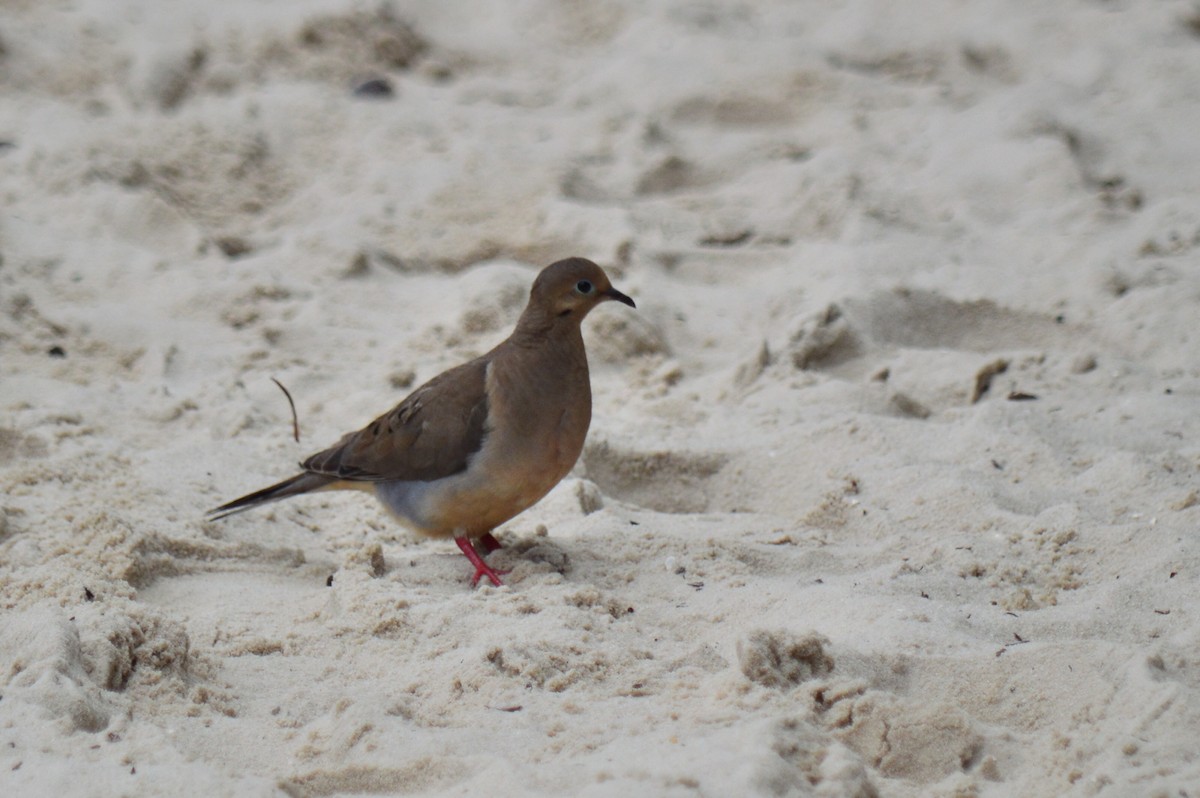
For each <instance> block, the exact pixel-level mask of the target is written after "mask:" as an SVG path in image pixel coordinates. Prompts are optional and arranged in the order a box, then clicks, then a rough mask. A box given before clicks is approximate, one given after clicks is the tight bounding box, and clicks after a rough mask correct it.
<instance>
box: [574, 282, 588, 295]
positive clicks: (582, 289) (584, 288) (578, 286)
mask: <svg viewBox="0 0 1200 798" xmlns="http://www.w3.org/2000/svg"><path fill="white" fill-rule="evenodd" d="M575 290H576V291H578V292H579V293H581V294H583V295H584V296H587V295H588V294H590V293H592V284H591V282H590V281H588V280H580V281H579V282H577V283H575Z"/></svg>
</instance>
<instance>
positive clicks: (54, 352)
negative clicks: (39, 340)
mask: <svg viewBox="0 0 1200 798" xmlns="http://www.w3.org/2000/svg"><path fill="white" fill-rule="evenodd" d="M46 354H47V355H49V356H50V357H66V356H67V350H65V349H63V348H62V347H61V346H59V345H58V344H55V345H54V346H52V347H50V348H49V349H47V350H46Z"/></svg>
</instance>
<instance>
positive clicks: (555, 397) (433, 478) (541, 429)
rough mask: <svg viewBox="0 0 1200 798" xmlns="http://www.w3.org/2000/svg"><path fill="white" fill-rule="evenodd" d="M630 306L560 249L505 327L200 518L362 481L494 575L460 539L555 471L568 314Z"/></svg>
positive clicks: (573, 399)
mask: <svg viewBox="0 0 1200 798" xmlns="http://www.w3.org/2000/svg"><path fill="white" fill-rule="evenodd" d="M610 299H615V300H617V301H619V302H623V303H625V304H627V305H629V306H630V307H634V303H633V300H632V299H630V298H629V297H627V296H626V295H625V294H622V293H621V292H620V291H618V290H616V289H615V288H613V287H612V284H611V283H610V282H609V279H608V276H607V275H606V274H605V273H604V270H603V269H601V268H600V267H599V266H597V265H596V264H594V263H592V262H591V261H589V260H585V259H583V258H569V259H567V260H561V261H558V262H557V263H554V264H551V265H550V266H547V267H546V268H545V269H543V270H542V272H541V273H540V274H539V275H538V276H537V279H536V280H534V283H533V288H532V289H531V291H530V296H529V303H528V304H527V305H526V307H525V310H524V312H523V313H522V314H521V318H520V319H519V320H518V321H517V326H516V328H515V329H514V330H513V332H512V335H510V336H509V337H508V338H507V339H505V340H504V341H503V342H501V343H500V344H499V345H497V346H496V347H495V348H494V349H492V350H491V351H490V352H488V353H487V354H485V355H482V356H481V357H478V358H475V359H474V360H472V361H470V362H468V363H464V364H462V365H461V366H457V367H455V368H452V369H450V370H449V371H445V372H443V373H442V374H439V375H438V376H436V377H434V378H433V379H431V380H430V381H429V382H427V383H425V384H424V385H422V386H421V387H420V388H417V389H416V390H415V391H413V392H412V393H411V394H410V395H409V396H408V397H407V398H406V399H405V400H404V401H402V402H401V403H400V404H398V405H397V406H396V407H394V408H393V409H392V410H390V411H388V412H387V413H385V414H383V415H382V416H380V417H379V418H377V419H375V420H374V421H372V422H371V423H370V424H368V425H367V426H366V427H364V428H362V429H361V430H359V431H357V432H352V433H350V434H348V435H346V436H344V437H343V438H342V439H341V440H340V441H338V442H337V443H336V444H334V445H333V446H332V447H330V448H328V449H326V450H324V451H322V452H318V453H317V454H314V455H313V456H312V457H309V458H308V459H307V460H305V461H304V462H303V463H301V468H303V469H304V471H303V472H302V473H300V474H297V475H295V476H293V477H290V478H289V479H286V480H284V481H283V482H280V483H278V484H275V485H272V486H270V487H267V488H263V489H262V490H259V491H256V492H254V493H251V494H249V495H247V496H243V497H241V498H239V499H235V500H234V501H231V502H229V503H228V504H223V505H221V506H220V507H217V508H215V509H214V510H211V511H209V513H208V517H209V518H210V519H217V518H224V517H225V516H227V515H231V514H233V513H237V512H241V511H243V510H248V509H250V508H251V507H256V506H258V505H260V504H266V503H267V502H273V501H278V500H280V499H286V498H289V497H291V496H297V495H300V494H302V493H311V492H314V491H321V490H366V491H370V492H373V493H374V494H375V495H376V497H377V498H379V500H380V501H381V502H383V504H384V506H385V507H386V508H387V509H388V510H389V511H390V512H391V514H392V515H393V516H395V517H396V518H397V519H398V520H399V521H401V522H402V523H403V524H404V525H405V526H407V527H409V528H410V529H412V530H414V531H416V532H418V533H420V534H423V535H429V536H431V537H453V538H454V540H455V542H456V543H457V544H458V546H459V548H460V549H462V551H463V553H464V554H465V555H466V556H467V558H468V559H469V560H471V562H472V563H473V564H474V565H475V568H476V573H475V578H474V580H473V583H474V582H477V581H478V580H479V578H480V577H481V576H486V577H488V579H490V580H491V581H492V582H493V583H494V584H496V585H500V584H501V582H500V577H499V575H498V574H497V572H495V571H493V570H492V569H491V568H489V567H488V566H487V564H486V563H484V562H483V559H482V558H481V557H480V556H479V554H478V552H477V551H476V550H475V547H474V545H473V544H472V541H473V540H479V541H481V542H482V543H483V545H484V546H485V548H486V549H487V551H488V552H491V551H493V550H495V549H496V548H499V545H500V544H499V543H498V542H497V541H496V539H495V538H494V537H492V535H491V531H492V530H493V529H495V528H496V527H497V526H499V525H500V524H502V523H504V522H505V521H507V520H509V519H510V518H512V517H513V516H515V515H516V514H517V513H520V512H521V511H523V510H525V509H526V508H528V507H530V506H532V505H533V504H534V503H536V502H537V501H538V500H539V499H541V498H542V497H543V496H545V495H546V494H547V493H549V492H550V489H551V488H553V487H554V486H555V485H556V484H558V482H559V481H560V480H561V479H562V478H563V477H564V476H566V475H567V474H568V473H569V472H570V470H571V468H572V467H573V466H574V465H575V461H576V460H577V459H578V458H579V453H580V452H581V451H582V450H583V442H584V438H585V437H586V436H587V430H588V426H589V424H590V422H591V416H592V393H591V383H590V380H589V378H588V365H587V353H586V352H585V350H584V346H583V336H582V333H581V331H580V323H581V322H582V321H583V319H584V317H585V316H587V314H588V312H589V311H591V309H592V308H594V307H595V306H596V305H598V304H600V303H601V302H604V301H606V300H610Z"/></svg>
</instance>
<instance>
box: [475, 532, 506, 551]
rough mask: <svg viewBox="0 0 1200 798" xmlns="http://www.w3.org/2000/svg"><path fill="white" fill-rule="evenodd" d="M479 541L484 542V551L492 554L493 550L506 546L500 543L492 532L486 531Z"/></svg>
mask: <svg viewBox="0 0 1200 798" xmlns="http://www.w3.org/2000/svg"><path fill="white" fill-rule="evenodd" d="M479 542H480V543H482V544H483V551H484V553H485V554H491V553H492V552H493V551H496V550H498V549H502V548H504V547H503V546H501V545H500V541H498V540H496V539H495V538H494V537H492V533H491V532H484V533H483V537H481V538H480V539H479Z"/></svg>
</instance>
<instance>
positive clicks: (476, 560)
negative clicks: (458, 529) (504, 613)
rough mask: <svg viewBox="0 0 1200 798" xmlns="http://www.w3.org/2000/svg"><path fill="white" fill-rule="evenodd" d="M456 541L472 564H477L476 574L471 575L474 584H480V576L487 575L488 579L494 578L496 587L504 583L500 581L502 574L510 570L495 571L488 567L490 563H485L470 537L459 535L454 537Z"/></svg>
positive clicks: (493, 582) (493, 581)
mask: <svg viewBox="0 0 1200 798" xmlns="http://www.w3.org/2000/svg"><path fill="white" fill-rule="evenodd" d="M454 542H455V543H457V544H458V547H459V548H460V549H462V553H463V554H465V555H467V559H468V560H470V561H471V565H474V566H475V576H473V577H471V584H472V585H477V584H479V577H481V576H486V577H487V578H488V579H490V580H492V584H493V585H495V586H496V587H500V586H501V585H503V584H504V583H503V582H501V581H500V575H501V574H506V573H508V571H493V570H492V569H491V568H490V567H488V564H487V563H485V562H484V561H483V558H482V557H480V556H479V552H477V551H475V547H474V546H473V545H471V540H470V538H466V537H458V538H455V539H454Z"/></svg>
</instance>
